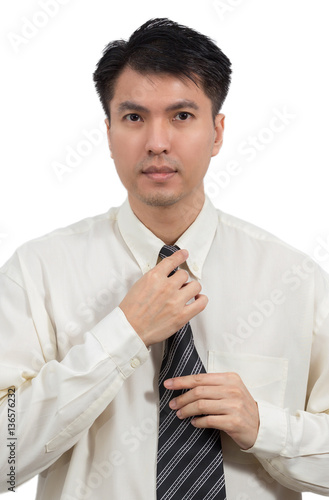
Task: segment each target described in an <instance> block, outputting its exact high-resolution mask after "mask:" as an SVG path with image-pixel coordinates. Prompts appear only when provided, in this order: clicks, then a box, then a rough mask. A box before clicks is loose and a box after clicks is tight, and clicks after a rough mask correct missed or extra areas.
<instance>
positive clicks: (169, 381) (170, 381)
mask: <svg viewBox="0 0 329 500" xmlns="http://www.w3.org/2000/svg"><path fill="white" fill-rule="evenodd" d="M163 385H164V386H165V387H166V388H167V389H171V388H172V386H173V385H174V383H173V381H172V379H171V378H168V380H165V381H164V383H163Z"/></svg>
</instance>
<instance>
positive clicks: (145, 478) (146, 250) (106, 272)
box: [0, 199, 329, 500]
mask: <svg viewBox="0 0 329 500" xmlns="http://www.w3.org/2000/svg"><path fill="white" fill-rule="evenodd" d="M162 245H163V242H162V241H161V240H160V239H158V238H157V237H156V236H155V235H154V234H153V233H151V232H150V231H149V230H148V229H147V228H146V227H145V226H144V225H143V224H142V223H141V222H140V221H139V220H138V219H137V218H136V216H135V215H134V214H133V212H132V210H131V208H130V205H129V203H128V200H126V201H125V203H124V204H123V205H122V206H121V207H119V208H111V209H110V210H109V212H107V213H106V214H104V215H100V216H96V217H92V218H89V219H85V220H83V221H80V222H78V223H76V224H74V225H71V226H70V227H67V228H64V229H58V230H56V231H54V232H52V233H50V234H48V235H46V236H43V237H41V238H38V239H36V240H33V241H31V242H29V243H27V244H24V245H23V246H22V247H20V248H19V249H18V250H17V252H16V253H15V254H14V256H13V257H12V258H11V259H10V260H9V261H8V262H7V263H6V264H5V266H4V267H3V268H2V270H1V273H0V287H1V292H0V300H1V312H0V333H1V335H0V358H1V365H0V366H1V373H0V389H2V392H1V396H2V399H1V407H0V409H1V412H0V429H1V446H0V472H1V475H0V478H1V490H0V491H6V490H7V487H8V484H7V482H6V481H7V478H6V475H7V473H8V472H9V465H8V449H9V448H8V447H6V443H8V440H7V437H8V435H7V429H8V417H7V415H8V414H7V393H8V388H10V387H15V388H16V423H15V425H16V429H15V433H16V434H15V436H16V437H17V440H16V441H15V453H16V484H20V483H22V482H24V481H26V480H27V479H29V478H31V477H32V476H34V475H36V474H39V482H38V493H37V499H38V500H41V499H43V500H58V499H61V500H88V499H90V500H103V499H104V500H105V499H112V500H155V499H156V452H157V421H158V408H157V407H158V386H157V376H158V371H159V366H160V363H161V357H162V350H163V346H162V345H160V344H157V345H154V346H152V347H151V348H150V349H149V350H148V349H147V348H146V347H145V345H144V344H143V342H142V341H141V340H140V338H139V336H138V335H137V334H136V332H135V331H134V330H133V328H132V327H131V325H130V324H129V323H128V321H127V319H126V317H125V316H124V314H123V312H122V311H121V309H120V308H119V307H118V304H119V303H120V302H121V300H122V299H123V297H124V296H125V295H126V293H127V292H128V290H129V289H130V288H131V286H132V285H133V283H135V282H136V280H138V279H139V278H140V277H141V276H142V275H143V274H144V273H146V272H147V271H148V270H149V269H152V268H153V267H154V266H155V265H156V263H157V259H158V254H159V250H160V248H161V247H162ZM177 245H178V246H179V247H180V248H186V249H188V251H189V258H188V260H187V267H186V264H184V266H185V268H186V269H187V270H188V272H189V274H190V277H191V279H197V280H200V282H201V284H202V293H204V294H206V295H207V296H208V298H209V303H208V305H207V307H206V309H205V310H204V311H203V312H201V313H200V314H199V315H198V316H197V317H195V318H193V319H192V320H191V325H192V330H193V333H194V338H195V344H196V347H197V349H198V352H199V354H200V357H201V359H202V361H203V363H204V365H205V366H206V368H207V370H208V371H209V372H227V371H232V372H237V373H238V374H239V375H240V376H241V377H242V380H243V381H244V383H245V384H246V386H247V388H248V389H249V391H250V392H251V394H252V395H253V397H254V398H255V400H256V401H257V402H258V407H259V412H260V429H259V434H258V438H257V441H256V443H255V445H254V446H253V447H252V448H251V449H249V450H248V451H247V452H243V451H241V450H240V449H239V448H238V446H237V445H236V444H235V443H234V442H233V441H232V440H231V439H230V438H229V437H228V436H227V435H226V434H224V433H222V442H223V455H224V470H225V477H226V489H227V498H228V500H257V499H260V500H270V499H271V500H273V499H278V500H288V499H289V500H297V499H300V498H301V493H300V492H301V491H312V492H315V493H319V494H323V495H326V496H329V410H328V409H329V281H328V276H327V275H326V274H325V273H324V272H323V271H322V270H321V269H320V268H319V267H318V266H317V265H316V264H315V263H314V262H313V261H312V260H311V259H310V258H309V257H307V256H306V255H305V254H303V253H301V252H299V251H297V250H295V249H293V248H291V247H290V246H288V245H286V244H285V243H283V242H282V241H280V240H279V239H277V238H276V237H274V236H272V235H271V234H268V233H267V232H265V231H264V230H262V229H259V228H257V227H255V226H253V225H251V224H249V223H246V222H244V221H241V220H239V219H237V218H235V217H232V216H229V215H227V214H225V213H223V212H221V211H219V210H217V209H215V207H214V206H213V205H212V203H211V202H210V200H209V199H206V202H205V204H204V207H203V209H202V211H201V212H200V214H199V215H198V217H197V219H196V220H195V222H194V223H193V224H192V225H191V226H190V227H189V228H188V229H187V231H186V232H185V233H184V234H183V235H182V236H181V237H180V238H179V240H178V241H177ZM184 266H183V267H184ZM197 500H201V499H197Z"/></svg>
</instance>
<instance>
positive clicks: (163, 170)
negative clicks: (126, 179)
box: [143, 165, 176, 174]
mask: <svg viewBox="0 0 329 500" xmlns="http://www.w3.org/2000/svg"><path fill="white" fill-rule="evenodd" d="M173 172H176V170H175V169H174V168H172V167H168V166H166V165H164V166H161V167H156V166H154V165H152V166H151V167H148V168H145V169H144V170H143V173H144V174H171V173H173Z"/></svg>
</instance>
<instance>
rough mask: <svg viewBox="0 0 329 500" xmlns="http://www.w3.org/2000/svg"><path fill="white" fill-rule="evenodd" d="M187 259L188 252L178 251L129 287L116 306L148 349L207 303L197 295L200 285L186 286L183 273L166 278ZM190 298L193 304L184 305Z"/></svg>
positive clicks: (178, 327)
mask: <svg viewBox="0 0 329 500" xmlns="http://www.w3.org/2000/svg"><path fill="white" fill-rule="evenodd" d="M187 257H188V252H187V250H178V251H177V252H175V253H174V254H173V255H171V256H170V257H166V258H165V259H163V260H162V261H161V262H159V264H157V265H156V266H155V267H154V268H153V269H151V271H149V272H148V273H146V274H144V276H142V278H140V279H139V280H138V281H137V282H136V283H135V284H134V285H133V286H132V287H131V289H130V290H129V292H128V293H127V295H126V296H125V298H124V299H123V300H122V302H121V303H120V304H119V307H120V308H121V309H122V311H123V312H124V314H125V316H126V318H127V320H128V321H129V323H130V324H131V326H132V327H133V328H134V330H135V331H136V332H137V333H138V335H139V336H140V337H141V339H142V340H143V342H144V343H145V345H146V346H147V347H148V346H150V345H152V344H155V343H157V342H161V341H162V340H165V339H166V338H168V337H170V336H171V335H173V334H174V333H175V332H177V331H178V330H179V329H180V328H182V326H184V325H185V324H186V323H187V322H188V321H189V320H190V319H191V318H193V317H194V316H196V315H197V314H198V313H199V312H201V311H202V310H203V309H204V308H205V307H206V305H207V303H208V299H207V297H206V296H205V295H202V294H200V291H201V285H200V283H198V282H197V281H191V282H189V283H186V282H187V280H188V278H189V276H188V273H187V272H186V271H184V270H183V269H178V270H177V271H176V273H175V274H173V275H172V276H170V277H169V278H168V275H169V274H170V273H171V271H173V270H174V269H175V268H176V267H178V266H179V265H181V264H182V263H183V262H185V260H186V259H187ZM193 297H194V298H195V300H194V301H193V302H192V303H191V304H188V305H187V302H189V300H191V299H192V298H193Z"/></svg>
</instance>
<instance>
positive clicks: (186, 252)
mask: <svg viewBox="0 0 329 500" xmlns="http://www.w3.org/2000/svg"><path fill="white" fill-rule="evenodd" d="M182 251H183V254H184V257H185V258H186V259H187V257H188V251H187V250H185V248H183V249H182Z"/></svg>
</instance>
